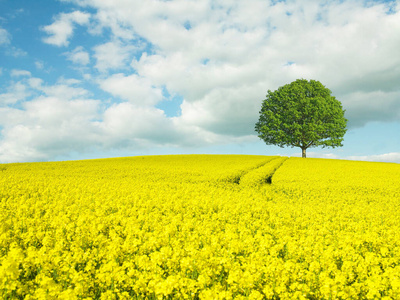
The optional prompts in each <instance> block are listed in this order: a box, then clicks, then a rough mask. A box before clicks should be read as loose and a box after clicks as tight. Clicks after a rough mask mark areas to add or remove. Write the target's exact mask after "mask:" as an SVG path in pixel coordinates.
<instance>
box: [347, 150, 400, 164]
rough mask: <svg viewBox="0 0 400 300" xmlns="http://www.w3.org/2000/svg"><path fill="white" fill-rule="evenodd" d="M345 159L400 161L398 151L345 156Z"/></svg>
mask: <svg viewBox="0 0 400 300" xmlns="http://www.w3.org/2000/svg"><path fill="white" fill-rule="evenodd" d="M346 159H350V160H363V161H378V162H394V163H400V152H391V153H384V154H378V155H363V156H347V157H346Z"/></svg>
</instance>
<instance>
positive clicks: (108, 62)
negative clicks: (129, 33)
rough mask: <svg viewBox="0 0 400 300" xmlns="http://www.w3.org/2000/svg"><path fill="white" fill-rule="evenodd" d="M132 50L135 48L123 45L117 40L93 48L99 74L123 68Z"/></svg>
mask: <svg viewBox="0 0 400 300" xmlns="http://www.w3.org/2000/svg"><path fill="white" fill-rule="evenodd" d="M134 49H135V47H133V46H130V45H123V44H122V43H121V42H120V41H118V40H116V41H112V42H107V43H105V44H101V45H98V46H96V47H94V48H93V50H94V52H95V54H94V57H95V58H96V68H97V69H98V70H99V71H100V72H106V71H108V70H110V69H119V68H124V67H126V63H127V62H128V59H129V58H130V56H131V55H132V51H133V50H134Z"/></svg>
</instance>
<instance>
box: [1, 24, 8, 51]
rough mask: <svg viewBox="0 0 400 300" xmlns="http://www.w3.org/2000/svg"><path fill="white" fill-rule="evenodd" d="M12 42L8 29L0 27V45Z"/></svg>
mask: <svg viewBox="0 0 400 300" xmlns="http://www.w3.org/2000/svg"><path fill="white" fill-rule="evenodd" d="M9 43H10V34H9V33H8V31H7V30H5V29H3V28H1V27H0V46H1V45H8V44H9Z"/></svg>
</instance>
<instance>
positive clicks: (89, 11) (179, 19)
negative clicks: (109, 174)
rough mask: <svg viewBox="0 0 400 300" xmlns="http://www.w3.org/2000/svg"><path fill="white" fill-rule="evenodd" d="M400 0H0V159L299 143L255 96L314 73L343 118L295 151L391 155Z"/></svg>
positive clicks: (397, 106) (399, 139)
mask: <svg viewBox="0 0 400 300" xmlns="http://www.w3.org/2000/svg"><path fill="white" fill-rule="evenodd" d="M399 49H400V0H394V1H371V0H368V1H361V0H341V1H335V0H330V1H316V0H313V1H311V0H292V1H289V0H288V1H277V0H163V1H162V0H146V1H143V0H118V1H114V0H59V1H57V0H37V1H32V0H0V162H1V163H12V162H37V161H57V160H76V159H92V158H107V157H121V156H135V155H164V154H252V155H286V156H300V155H301V150H300V149H299V148H290V147H286V148H279V147H276V146H271V145H266V144H265V143H264V142H263V141H262V140H260V139H259V138H258V137H257V133H256V132H255V131H254V125H255V123H256V122H257V121H258V118H259V111H260V109H261V103H262V101H263V100H264V99H265V97H266V94H267V92H268V90H271V91H274V90H276V89H277V88H279V87H280V86H282V85H285V84H288V83H290V82H292V81H294V80H296V79H301V78H304V79H307V80H310V79H314V80H318V81H320V82H321V83H322V84H323V85H324V86H326V87H327V88H329V89H330V90H331V91H332V95H333V96H335V97H336V99H338V100H339V101H341V103H342V105H343V108H344V109H345V110H346V113H345V117H346V118H347V119H348V124H347V125H348V126H347V129H348V130H347V133H346V135H345V136H344V142H343V147H338V148H309V149H308V150H307V156H308V157H321V158H334V159H352V160H367V161H385V162H396V163H400V50H399Z"/></svg>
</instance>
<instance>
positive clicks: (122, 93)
mask: <svg viewBox="0 0 400 300" xmlns="http://www.w3.org/2000/svg"><path fill="white" fill-rule="evenodd" d="M100 87H101V88H102V89H103V90H105V91H107V92H109V93H110V94H112V95H114V96H117V97H119V98H121V99H124V100H128V101H130V102H131V103H134V104H136V105H138V106H154V105H155V104H157V103H158V102H159V101H161V100H162V98H163V96H162V90H161V89H160V88H157V87H154V86H152V83H151V81H150V80H149V79H147V78H143V77H140V76H138V75H136V74H133V75H130V76H124V75H123V74H121V73H119V74H114V75H112V76H110V77H108V78H107V79H105V80H101V81H100Z"/></svg>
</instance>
